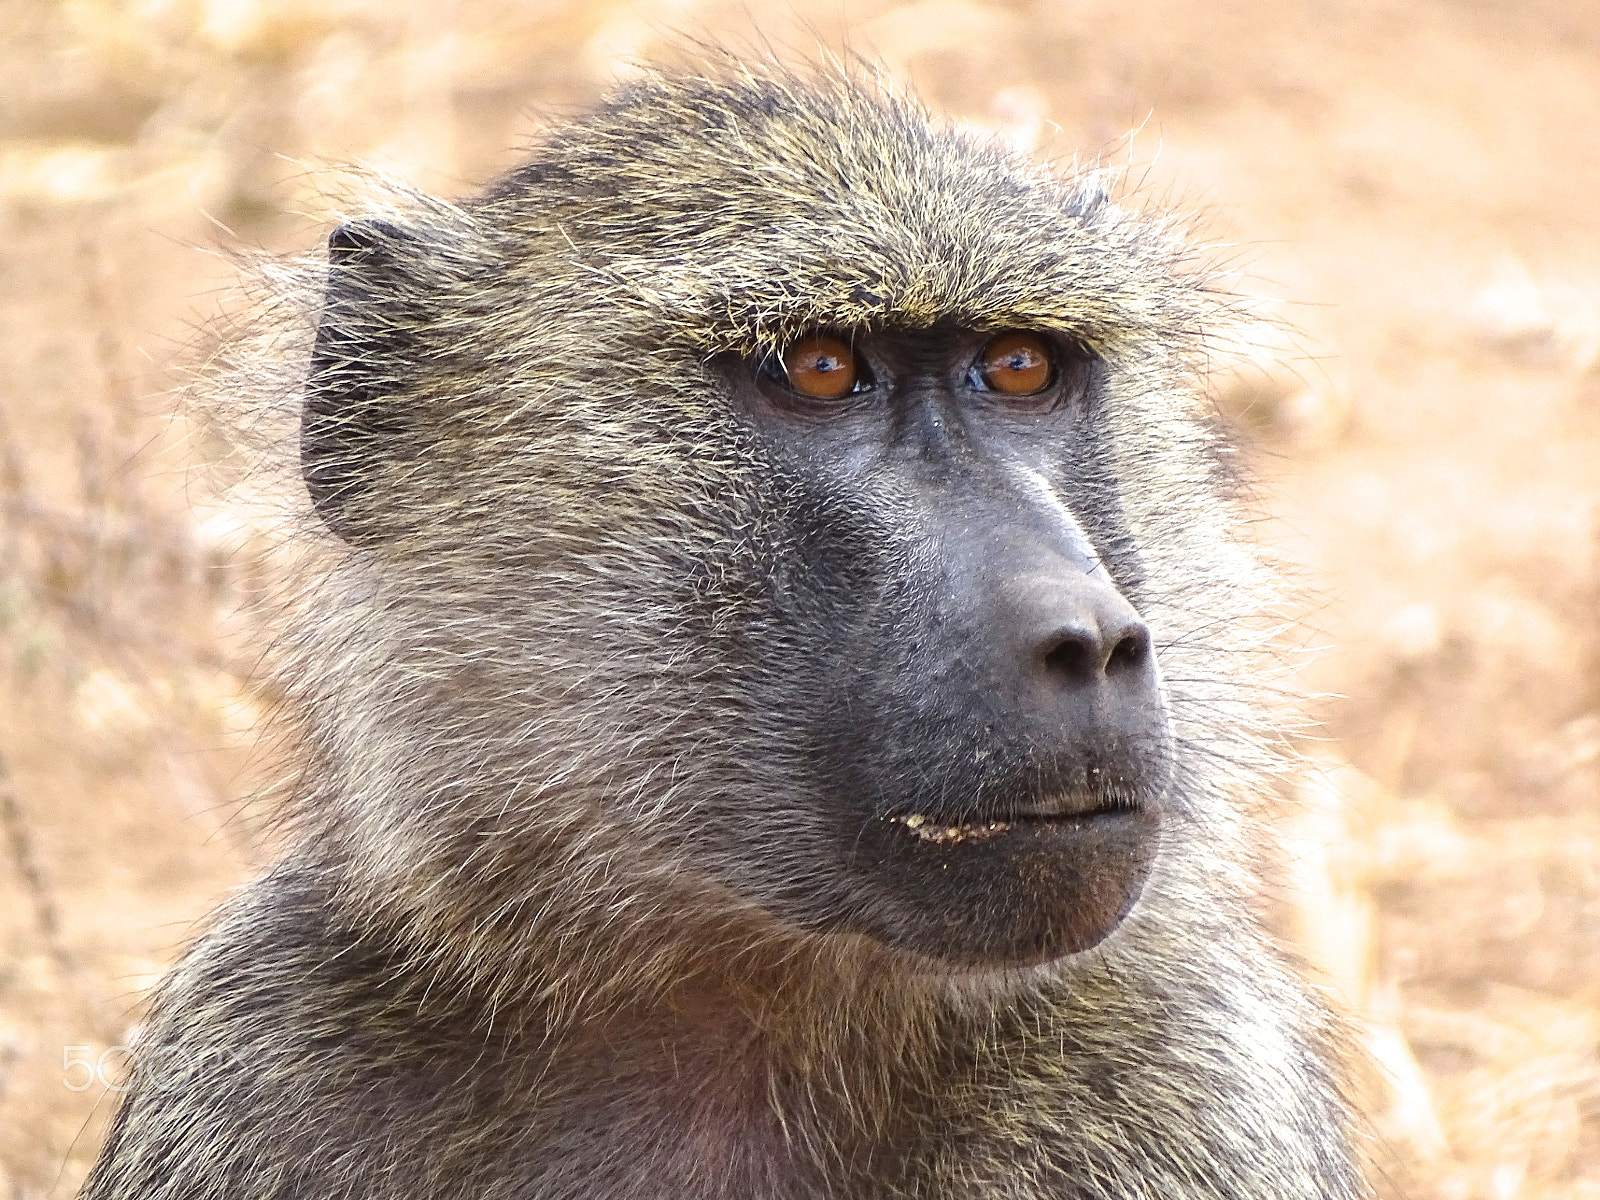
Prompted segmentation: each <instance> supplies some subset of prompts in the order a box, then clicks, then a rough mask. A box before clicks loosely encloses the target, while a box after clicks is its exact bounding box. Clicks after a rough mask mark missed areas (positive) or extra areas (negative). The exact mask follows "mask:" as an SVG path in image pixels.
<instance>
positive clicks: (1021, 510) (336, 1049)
mask: <svg viewBox="0 0 1600 1200" xmlns="http://www.w3.org/2000/svg"><path fill="white" fill-rule="evenodd" d="M272 278H273V279H274V280H275V281H277V282H278V284H279V285H280V287H281V291H280V294H279V302H278V303H275V304H273V305H270V306H269V307H268V308H266V309H264V310H263V311H262V312H260V313H259V314H257V315H256V316H255V317H254V318H253V319H252V320H253V323H252V322H246V323H245V325H244V326H243V327H242V329H241V330H240V332H239V333H238V334H237V335H236V336H235V338H234V339H233V340H232V341H231V342H230V343H229V345H228V347H227V348H226V349H225V352H224V353H222V354H221V355H219V356H218V361H219V362H221V363H222V364H223V367H222V368H221V370H222V373H221V375H220V376H219V381H218V385H217V388H216V392H217V395H218V396H219V398H220V399H219V405H220V408H221V410H222V411H223V413H224V415H225V417H226V418H227V419H229V420H231V421H233V422H234V423H235V424H236V425H237V426H238V427H239V428H241V429H247V430H248V431H250V433H251V434H252V435H253V436H256V437H257V439H258V440H259V435H260V431H262V430H268V431H269V436H267V438H266V439H265V440H266V441H267V442H268V443H269V444H270V449H269V455H268V460H267V461H266V462H265V463H264V464H263V467H262V471H263V473H264V474H265V476H266V477H267V478H268V479H269V481H271V482H275V483H276V484H277V485H278V486H277V488H276V490H274V489H273V488H267V489H264V491H265V492H269V493H271V494H273V495H279V494H284V493H287V494H292V495H293V496H295V497H296V498H297V504H298V509H297V515H298V520H297V522H296V523H293V528H294V529H295V530H296V533H295V534H294V540H295V545H294V550H295V551H296V555H297V557H296V561H297V562H300V563H303V564H305V566H304V569H305V572H306V574H305V576H304V577H303V578H302V579H301V580H299V583H300V585H301V586H299V588H298V589H297V590H296V591H295V593H294V597H293V601H292V603H291V604H289V605H288V607H287V609H286V616H285V618H284V619H285V621H286V623H287V626H288V627H287V629H286V630H285V631H284V632H283V635H282V636H281V637H279V638H278V639H277V641H276V643H275V645H276V646H277V652H278V654H279V660H278V665H279V669H280V672H281V678H282V680H283V683H284V686H285V688H286V690H287V692H288V693H289V696H290V698H291V706H292V709H293V711H294V714H295V719H296V722H297V729H298V730H299V731H300V733H301V736H300V739H299V742H298V753H299V754H300V756H301V762H302V764H303V767H304V770H303V772H302V773H301V778H302V779H303V782H302V784H301V786H300V788H299V791H298V792H297V794H296V795H295V796H294V797H293V802H292V804H291V806H290V808H289V811H288V814H287V816H286V828H287V831H288V838H287V848H286V850H285V851H284V854H283V857H282V859H281V861H280V862H278V863H277V864H276V865H275V866H274V867H273V868H272V869H271V870H270V871H269V872H268V873H267V874H266V875H265V876H264V877H263V878H262V879H260V880H258V881H257V882H256V883H255V884H253V885H252V886H251V887H249V888H247V889H246V890H245V891H244V892H243V893H242V894H241V895H240V896H238V897H237V898H236V899H235V900H233V901H231V902H230V903H229V904H228V905H227V906H226V907H225V908H224V909H223V911H222V912H221V913H220V914H219V915H218V916H217V918H216V920H215V922H214V924H213V925H212V927H211V928H210V930H209V931H208V932H207V933H206V934H205V935H204V936H203V937H201V938H200V939H199V941H198V942H197V943H196V944H195V945H194V946H193V947H192V948H191V949H190V951H189V952H188V954H187V955H186V957H185V958H184V959H183V961H182V962H181V963H180V964H179V965H178V966H177V967H176V968H175V970H174V971H173V972H172V974H171V975H170V976H169V977H168V979H167V980H166V981H165V982H164V983H163V984H162V986H161V988H160V990H159V991H158V993H157V995H156V997H155V998H154V1001H153V1004H152V1008H151V1013H150V1017H149V1020H148V1022H147V1023H146V1025H145V1027H144V1029H145V1032H144V1034H143V1040H142V1041H141V1043H140V1050H139V1052H138V1055H137V1057H136V1065H135V1069H134V1072H133V1078H132V1079H131V1081H130V1087H129V1091H128V1094H127V1096H126V1098H125V1100H124V1102H123V1104H122V1107H121V1109H120V1111H119V1113H118V1115H117V1117H116V1119H115V1122H114V1124H113V1127H112V1130H111V1133H110V1136H109V1139H108V1141H107V1144H106V1148H105V1150H104V1153H103V1155H102V1157H101V1159H100V1161H99V1163H98V1165H97V1166H96V1168H95V1169H94V1172H93V1174H92V1176H91V1178H90V1181H89V1183H88V1185H87V1188H86V1190H85V1193H84V1194H85V1196H87V1197H92V1198H94V1200H102V1198H103V1200H111V1198H113V1197H115V1198H117V1200H134V1198H145V1197H179V1196H182V1197H230V1198H231V1197H295V1198H299V1197H305V1198H310V1197H332V1196H341V1197H370V1198H389V1197H393V1198H399V1197H407V1198H415V1197H422V1196H427V1197H438V1198H442V1200H465V1198H467V1197H507V1198H510V1197H529V1198H532V1197H572V1198H580V1197H612V1196H627V1197H629V1198H630V1200H644V1198H646V1197H656V1196H660V1197H675V1198H676V1197H729V1198H732V1197H739V1198H741V1200H744V1198H766V1197H772V1198H779V1197H783V1198H794V1200H799V1198H802V1197H818V1198H820V1197H845V1196H848V1197H884V1198H888V1197H927V1198H930V1200H932V1198H935V1197H938V1198H945V1197H991V1196H992V1197H1000V1196H1004V1197H1011V1198H1019V1200H1026V1198H1031V1197H1040V1198H1042V1197H1047V1196H1048V1197H1066V1196H1071V1197H1091V1196H1093V1197H1110V1198H1113V1200H1117V1198H1120V1200H1133V1198H1134V1197H1140V1198H1146V1197H1156V1196H1159V1197H1163V1198H1168V1197H1173V1198H1176V1197H1193V1198H1198V1197H1215V1198H1222V1197H1227V1198H1228V1200H1250V1198H1255V1200H1310V1198H1312V1197H1317V1198H1332V1200H1356V1198H1358V1197H1364V1196H1366V1195H1367V1194H1368V1192H1367V1188H1366V1185H1365V1184H1364V1183H1363V1180H1362V1173H1361V1170H1360V1167H1359V1164H1358V1156H1357V1155H1356V1153H1355V1151H1354V1150H1353V1148H1352V1147H1353V1142H1354V1138H1353V1130H1355V1129H1356V1128H1357V1127H1358V1126H1357V1122H1356V1119H1355V1117H1353V1116H1352V1115H1351V1111H1350V1106H1349V1104H1348V1102H1347V1100H1346V1095H1345V1087H1344V1083H1343V1078H1344V1076H1343V1067H1342V1065H1341V1064H1342V1062H1343V1053H1344V1052H1343V1042H1342V1040H1341V1038H1340V1036H1339V1032H1338V1025H1337V1023H1336V1021H1335V1020H1334V1019H1333V1017H1332V1016H1331V1015H1330V1014H1328V1013H1327V1012H1325V1011H1324V1010H1323V1009H1322V1008H1321V1007H1320V1006H1319V1005H1318V1004H1317V1002H1316V1001H1315V1000H1314V999H1313V998H1312V997H1311V995H1310V993H1309V992H1308V990H1307V989H1306V988H1305V987H1304V986H1303V985H1302V984H1301V983H1300V982H1299V981H1298V980H1296V979H1295V977H1294V976H1293V974H1292V973H1291V972H1290V971H1288V970H1287V969H1286V967H1285V965H1284V964H1283V963H1281V962H1280V961H1279V959H1278V958H1277V957H1276V956H1275V954H1274V953H1273V951H1272V950H1271V949H1270V945H1269V942H1268V939H1267V938H1266V936H1265V935H1264V933H1263V931H1262V930H1261V929H1260V927H1259V925H1258V921H1257V918H1256V916H1255V915H1254V911H1255V910H1254V906H1253V903H1252V894H1251V893H1252V887H1253V885H1252V883H1251V878H1250V875H1249V872H1248V867H1247V864H1248V861H1249V855H1248V853H1247V850H1248V847H1247V837H1248V834H1249V828H1248V824H1247V822H1246V820H1245V811H1246V806H1247V805H1251V804H1254V803H1257V802H1259V801H1260V799H1261V798H1262V797H1264V796H1265V795H1267V792H1268V782H1269V780H1270V778H1271V777H1272V774H1273V772H1274V771H1275V770H1277V769H1278V765H1277V764H1276V763H1275V761H1274V759H1273V757H1272V754H1271V753H1269V752H1268V751H1267V750H1266V749H1264V747H1266V746H1268V745H1269V744H1271V742H1272V735H1273V733H1274V730H1273V728H1272V721H1273V718H1272V714H1271V712H1270V710H1269V709H1268V708H1267V707H1266V706H1265V705H1264V703H1263V702H1262V694H1263V691H1264V689H1263V688H1261V687H1260V685H1259V683H1258V682H1257V680H1258V672H1259V671H1261V670H1264V669H1266V667H1265V666H1264V663H1263V658H1264V652H1263V651H1262V649H1261V647H1262V644H1263V635H1262V632H1261V629H1260V627H1259V624H1258V622H1257V619H1256V618H1257V614H1258V613H1259V612H1260V611H1262V610H1263V608H1264V606H1265V605H1266V604H1267V602H1268V601H1269V599H1270V596H1271V588H1272V581H1271V579H1270V576H1269V575H1268V573H1267V572H1265V571H1264V570H1263V569H1262V567H1261V566H1260V565H1259V563H1258V562H1257V560H1256V558H1255V556H1254V555H1253V553H1252V552H1251V550H1250V548H1249V546H1248V543H1247V542H1245V541H1244V540H1243V539H1241V537H1240V536H1239V534H1238V529H1239V528H1240V526H1241V522H1242V515H1241V514H1240V513H1239V512H1237V511H1236V510H1235V505H1236V500H1235V496H1236V495H1237V490H1238V489H1237V486H1236V484H1235V482H1234V480H1233V479H1232V478H1231V474H1230V469H1228V468H1226V467H1225V464H1226V463H1227V462H1228V461H1230V460H1229V459H1228V456H1227V454H1226V453H1225V452H1226V447H1225V446H1224V445H1222V444H1221V442H1220V438H1219V434H1218V432H1217V431H1216V429H1215V428H1213V425H1212V423H1211V421H1210V419H1209V416H1208V410H1207V408H1206V405H1205V402H1204V399H1203V397H1202V395H1201V392H1200V382H1199V379H1198V376H1197V371H1198V365H1199V364H1200V363H1201V362H1202V361H1203V358H1204V355H1203V349H1204V337H1205V335H1206V331H1207V329H1208V328H1209V327H1210V326H1211V325H1212V324H1213V323H1214V322H1216V321H1217V320H1219V319H1220V317H1221V314H1222V302H1221V301H1219V299H1218V298H1217V296H1216V294H1215V292H1214V290H1213V286H1212V283H1211V280H1210V277H1209V275H1208V273H1207V269H1206V266H1205V264H1204V263H1203V262H1201V261H1199V260H1198V259H1197V258H1196V256H1195V255H1194V254H1193V253H1192V252H1191V250H1190V249H1189V248H1188V246H1187V245H1186V244H1185V242H1184V241H1183V239H1182V237H1181V235H1180V233H1179V230H1178V226H1177V225H1176V223H1175V222H1174V221H1172V220H1171V219H1170V218H1168V217H1165V216H1161V215H1148V214H1141V213H1137V212H1135V211H1133V210H1132V209H1131V208H1129V207H1127V206H1125V205H1123V204H1120V203H1116V202H1113V201H1112V200H1111V199H1109V198H1108V193H1107V189H1106V188H1105V187H1104V186H1103V181H1102V180H1101V179H1100V178H1099V177H1097V176H1093V175H1090V176H1084V177H1064V176H1062V175H1060V174H1058V173H1056V172H1055V171H1054V170H1052V169H1050V168H1047V167H1044V166H1041V165H1038V164H1034V163H1032V162H1029V161H1027V160H1026V159H1023V158H1021V157H1019V156H1017V155H1016V154H1015V153H1014V152H1012V151H1011V150H1008V149H1006V148H1004V147H1003V146H1001V145H999V144H997V143H994V142H991V141H988V140H985V139H984V138H983V137H981V136H978V135H976V134H974V133H972V132H970V131H963V130H960V129H957V128H954V127H952V126H950V125H947V124H945V123H943V122H941V121H940V120H938V119H936V118H934V117H933V116H931V115H930V114H928V113H927V112H926V111H925V110H923V109H922V108H921V107H919V106H918V105H917V104H916V103H915V102H914V101H913V100H911V99H909V98H907V97H906V96H905V94H904V93H903V92H901V91H900V90H897V89H896V88H894V87H892V86H890V85H889V84H887V83H885V82H883V81H882V80H880V79H878V78H876V77H874V76H872V75H871V74H870V73H869V72H865V71H863V72H859V73H857V72H853V71H850V70H841V69H838V68H828V69H818V70H816V71H814V72H811V73H805V72H795V71H790V70H785V69H780V68H778V67H775V66H770V65H768V66H760V67H750V66H744V65H741V64H738V63H733V62H725V61H718V62H712V63H709V64H708V65H706V66H705V67H704V68H703V71H702V73H700V74H694V73H684V74H664V73H663V74H650V75H645V76H643V77H641V78H640V79H638V80H637V81H635V82H632V83H629V84H627V85H626V86H624V87H623V88H622V89H621V90H619V91H618V92H617V93H615V94H614V95H612V96H611V97H609V98H608V99H606V100H605V101H604V102H602V103H601V104H600V105H599V106H597V107H596V108H595V109H594V110H593V111H591V112H589V113H588V114H586V115H582V116H579V117H575V118H573V119H572V120H570V121H569V122H567V123H565V124H563V125H561V126H559V127H557V128H554V129H552V130H551V131H550V132H549V133H548V134H547V135H546V136H545V137H544V138H543V140H542V141H541V143H540V144H539V145H538V146H537V147H536V148H535V149H534V151H533V153H532V155H531V157H530V159H529V161H528V162H527V163H526V164H525V165H524V166H522V167H520V168H518V169H516V170H514V171H512V172H511V173H509V174H508V175H506V176H504V177H503V178H501V179H499V180H497V181H495V182H494V183H492V184H491V185H490V186H489V187H488V188H487V189H486V190H484V191H483V192H482V193H480V194H478V195H476V196H473V197H470V198H467V199H465V200H461V201H458V202H454V203H445V202H442V201H436V200H431V199H429V198H427V197H423V196H410V197H402V198H399V199H398V200H391V201H390V202H389V203H388V204H387V206H386V207H384V208H383V210H382V211H381V212H375V213H373V214H371V215H367V216H356V217H353V218H352V219H350V220H348V221H347V222H346V223H345V224H343V225H341V226H339V227H338V228H337V229H335V230H334V231H333V232H332V233H331V235H330V237H329V239H328V251H327V254H326V256H325V257H319V258H315V259H311V260H308V261H305V262H302V263H299V264H287V265H279V266H278V267H276V268H275V269H274V271H273V273H272ZM280 524H289V523H286V522H281V521H280Z"/></svg>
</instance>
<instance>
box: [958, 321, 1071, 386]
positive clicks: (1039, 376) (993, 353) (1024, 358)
mask: <svg viewBox="0 0 1600 1200" xmlns="http://www.w3.org/2000/svg"><path fill="white" fill-rule="evenodd" d="M977 374H978V379H979V381H980V382H981V383H982V384H983V386H984V387H985V388H987V389H988V390H989V391H991V392H1000V393H1001V394H1002V395H1006V396H1032V395H1034V394H1035V393H1037V392H1042V391H1044V389H1045V388H1047V387H1049V386H1050V381H1051V379H1052V378H1053V377H1054V375H1055V364H1054V363H1053V361H1052V359H1051V354H1050V346H1049V343H1047V342H1046V341H1045V340H1044V338H1042V337H1040V336H1039V335H1038V334H1036V333H1002V334H1001V335H1000V336H999V337H997V338H995V339H993V340H992V341H991V342H990V343H989V344H988V345H987V346H985V347H984V348H983V355H982V357H981V358H979V360H978V371H977Z"/></svg>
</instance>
